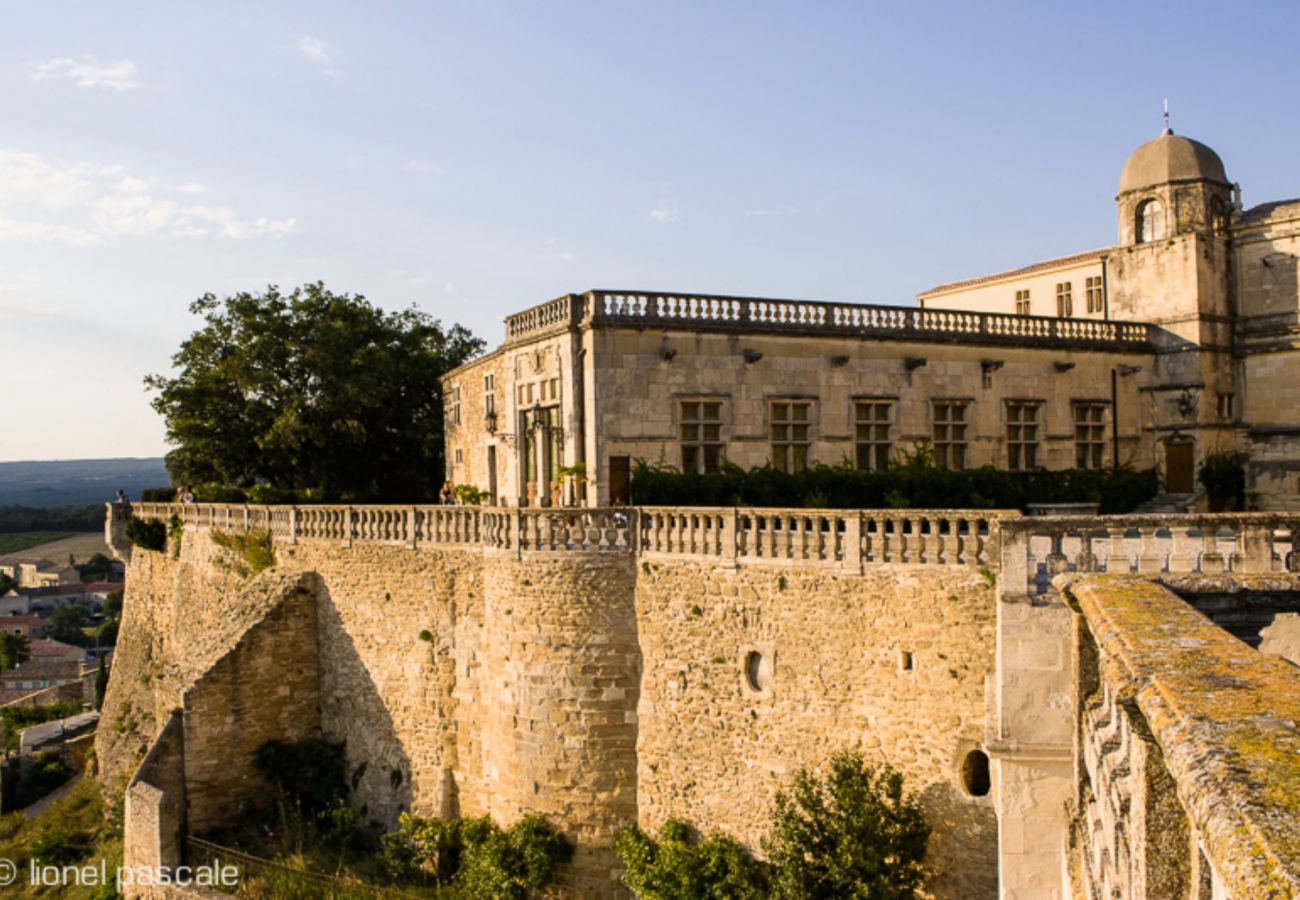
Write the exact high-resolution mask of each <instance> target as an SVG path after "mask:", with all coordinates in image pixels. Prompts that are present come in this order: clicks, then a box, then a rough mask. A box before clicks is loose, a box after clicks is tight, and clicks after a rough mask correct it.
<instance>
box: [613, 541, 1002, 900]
mask: <svg viewBox="0 0 1300 900" xmlns="http://www.w3.org/2000/svg"><path fill="white" fill-rule="evenodd" d="M636 605H637V629H638V632H639V635H640V643H641V650H642V656H643V659H644V665H645V672H644V675H643V676H642V680H641V701H640V705H639V708H638V723H639V727H640V735H639V738H638V743H637V757H638V765H637V773H638V784H637V799H638V803H639V808H640V809H639V816H638V818H639V820H640V822H641V824H642V825H643V826H644V827H649V828H656V827H658V825H660V824H661V823H662V822H663V821H664V820H665V819H666V818H668V817H669V816H676V817H679V818H682V819H686V820H688V821H691V822H694V823H696V824H698V825H700V826H701V827H704V828H713V829H720V830H722V831H725V832H727V833H729V834H732V835H735V836H736V837H738V838H740V839H742V840H743V841H745V842H746V843H747V844H749V845H750V846H751V847H753V848H754V849H758V842H759V840H760V838H761V837H762V836H763V835H764V834H765V833H766V831H767V828H768V814H769V807H770V804H771V800H772V798H773V796H774V795H775V793H776V791H777V790H778V789H779V788H781V787H783V786H785V785H788V783H789V779H790V777H791V776H792V775H793V774H794V771H795V770H796V769H797V768H799V767H800V766H803V765H817V764H820V763H823V762H825V761H826V759H827V758H828V757H829V756H830V755H831V754H832V753H833V752H835V751H837V750H841V749H850V748H851V749H857V750H860V751H862V752H864V754H865V755H866V757H867V759H868V760H869V761H871V762H875V763H879V762H883V761H887V762H889V763H891V764H892V765H894V766H895V767H896V768H898V769H899V770H900V771H902V772H903V773H904V775H905V776H906V777H907V784H908V787H909V788H911V789H914V790H916V791H918V792H919V793H920V794H921V797H922V799H923V802H924V804H925V808H926V812H927V817H928V819H929V821H930V822H931V824H932V825H933V826H934V829H935V834H934V838H933V840H932V842H931V850H930V860H931V862H932V864H933V866H934V870H935V871H934V877H933V878H932V879H931V881H930V883H929V888H930V889H931V890H932V891H933V892H934V893H935V894H936V895H937V896H943V897H971V898H975V897H991V896H994V895H995V894H996V892H997V870H996V856H997V821H996V817H995V814H994V809H993V806H992V803H991V799H992V798H991V797H983V798H976V797H971V796H970V795H968V794H967V793H966V792H965V791H964V790H963V788H962V786H961V779H960V776H959V770H960V765H961V761H962V759H963V757H964V755H965V752H966V751H968V750H971V749H974V748H976V747H978V746H979V745H980V743H981V741H982V740H983V737H984V730H985V717H986V709H985V682H986V679H988V678H989V677H990V676H991V674H992V668H993V647H994V642H995V636H994V624H995V620H996V611H995V594H994V591H993V589H992V585H991V583H990V580H989V579H987V578H986V577H984V575H982V574H981V572H980V571H979V570H978V569H974V568H963V567H941V566H923V565H915V566H914V565H906V564H902V565H898V566H891V567H882V568H868V569H867V570H866V571H865V572H864V573H863V574H862V575H856V574H845V573H838V572H834V571H826V570H825V569H819V568H813V567H808V566H803V567H785V566H779V567H777V566H769V567H758V566H755V567H746V568H739V569H737V568H725V567H724V568H719V567H714V566H712V565H708V564H701V563H696V562H687V561H669V560H657V561H646V562H645V563H644V565H643V566H642V571H641V573H640V574H639V577H638V579H637V588H636ZM751 653H758V654H759V655H760V657H761V659H758V660H753V661H751V660H750V654H751ZM905 654H906V655H905ZM909 656H910V658H909ZM751 666H756V672H755V674H756V676H757V677H756V678H755V681H757V685H754V684H751V682H750V674H749V670H750V668H751ZM756 686H757V689H755V687H756Z"/></svg>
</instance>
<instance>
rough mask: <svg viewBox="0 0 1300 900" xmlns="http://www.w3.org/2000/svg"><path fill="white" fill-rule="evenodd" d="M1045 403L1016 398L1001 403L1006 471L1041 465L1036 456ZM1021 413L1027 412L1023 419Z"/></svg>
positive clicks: (1030, 468) (1027, 469)
mask: <svg viewBox="0 0 1300 900" xmlns="http://www.w3.org/2000/svg"><path fill="white" fill-rule="evenodd" d="M1045 405H1046V404H1045V402H1044V401H1043V400H1038V399H1032V398H1019V397H1012V398H1008V399H1006V400H1004V401H1003V402H1002V415H1003V432H1002V439H1003V443H1004V444H1005V446H1006V454H1007V471H1009V472H1029V471H1032V470H1034V469H1038V468H1041V464H1040V462H1039V459H1038V457H1039V450H1040V449H1041V448H1042V444H1043V442H1042V438H1041V436H1040V434H1039V430H1040V429H1041V428H1042V426H1043V418H1042V412H1043V408H1044V406H1045ZM1013 412H1015V415H1013ZM1025 412H1029V413H1030V414H1031V415H1030V416H1029V417H1027V418H1026V417H1025V416H1024V413H1025ZM1026 432H1028V433H1026Z"/></svg>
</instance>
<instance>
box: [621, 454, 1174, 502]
mask: <svg viewBox="0 0 1300 900" xmlns="http://www.w3.org/2000/svg"><path fill="white" fill-rule="evenodd" d="M1159 488H1160V479H1159V475H1158V473H1157V472H1156V471H1155V470H1154V469H1140V470H1139V469H1130V468H1121V469H1118V470H1111V469H1064V470H1049V469H1033V470H1030V471H1026V472H1008V471H1004V470H1002V469H995V468H993V467H992V466H982V467H980V468H978V469H945V468H942V467H940V466H936V465H933V464H931V463H929V462H928V461H927V460H926V459H925V458H921V459H920V460H919V461H914V462H912V463H909V464H905V465H895V466H891V467H889V468H888V469H877V470H870V471H864V470H861V469H858V468H855V467H854V466H852V465H850V464H848V463H844V464H841V465H837V466H827V465H821V464H817V465H813V466H810V467H809V468H807V469H805V470H803V471H802V472H793V473H790V472H782V471H778V470H777V469H773V468H771V467H770V466H763V467H758V468H753V469H749V470H745V469H742V468H740V467H739V466H737V465H733V464H729V463H724V465H723V467H722V470H721V471H720V472H716V473H711V474H707V475H701V474H696V473H689V472H679V471H677V469H675V468H673V467H671V466H665V465H652V464H649V463H647V462H645V461H644V460H638V461H637V463H636V465H635V466H634V467H633V470H632V501H633V503H635V504H638V505H642V506H759V507H762V506H777V507H814V508H815V507H821V508H834V509H883V508H890V507H894V508H910V509H1025V508H1026V507H1027V506H1028V504H1030V503H1097V504H1099V506H1100V511H1101V512H1102V513H1124V512H1129V511H1131V510H1132V509H1133V508H1134V507H1136V506H1137V505H1138V504H1140V503H1142V502H1144V501H1146V500H1149V499H1150V498H1152V497H1154V496H1155V495H1156V494H1157V493H1158V492H1159Z"/></svg>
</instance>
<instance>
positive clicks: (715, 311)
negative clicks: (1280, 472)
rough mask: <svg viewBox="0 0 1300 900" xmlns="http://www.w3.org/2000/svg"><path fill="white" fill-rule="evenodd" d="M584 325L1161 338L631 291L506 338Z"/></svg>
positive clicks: (996, 340) (514, 318)
mask: <svg viewBox="0 0 1300 900" xmlns="http://www.w3.org/2000/svg"><path fill="white" fill-rule="evenodd" d="M580 325H597V326H605V327H632V328H684V329H689V330H692V331H743V332H745V333H747V334H753V333H763V332H768V333H775V334H795V335H799V336H807V335H817V334H829V335H851V336H854V337H869V338H877V339H885V340H889V339H893V340H906V341H943V342H954V341H961V342H963V343H968V344H969V343H975V344H1004V345H1005V344H1020V345H1032V346H1035V347H1044V346H1046V347H1063V348H1078V349H1105V350H1133V351H1139V352H1149V351H1150V350H1151V349H1152V346H1153V344H1154V341H1155V333H1154V331H1155V329H1154V328H1153V326H1151V325H1148V324H1146V323H1143V322H1119V321H1103V320H1099V319H1075V318H1059V317H1052V316H1020V315H1006V314H999V313H983V312H965V311H959V310H947V309H920V308H913V307H904V306H877V305H871V304H861V303H825V302H818V301H810V300H781V299H773V298H767V297H732V296H724V295H720V294H665V293H655V292H651V291H626V290H595V291H588V292H587V293H585V294H580V295H578V294H565V295H564V296H562V297H557V298H556V299H554V300H548V301H547V302H545V303H540V304H538V305H537V306H533V307H529V308H528V309H526V310H523V311H522V312H518V313H515V314H513V315H510V316H507V317H506V341H507V343H511V342H515V341H519V340H522V339H530V340H531V339H534V338H537V337H539V336H543V335H546V334H551V333H554V332H557V331H564V330H566V329H568V328H573V327H577V326H580Z"/></svg>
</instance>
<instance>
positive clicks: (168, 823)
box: [122, 712, 185, 897]
mask: <svg viewBox="0 0 1300 900" xmlns="http://www.w3.org/2000/svg"><path fill="white" fill-rule="evenodd" d="M184 766H185V733H184V726H183V724H182V722H181V714H180V713H179V712H176V713H173V714H172V715H170V716H168V718H167V720H166V723H165V724H164V725H163V728H162V730H161V731H160V732H159V734H158V736H157V738H156V740H154V741H153V745H152V747H151V748H150V750H149V753H148V755H147V756H146V757H145V758H144V761H143V762H142V763H141V764H140V767H139V769H137V770H136V772H135V774H134V777H132V779H131V783H130V784H129V785H128V786H127V788H126V798H125V804H126V806H125V812H124V815H123V838H122V843H123V845H122V863H123V865H124V866H129V867H136V866H141V867H147V868H148V869H150V870H152V871H158V870H160V869H162V868H164V867H166V868H169V869H170V868H174V867H175V866H177V865H179V864H180V863H181V856H182V852H183V847H182V844H183V840H184V835H185V777H184ZM128 896H134V897H145V896H152V895H150V894H149V893H148V892H147V891H143V890H136V891H134V892H128Z"/></svg>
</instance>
